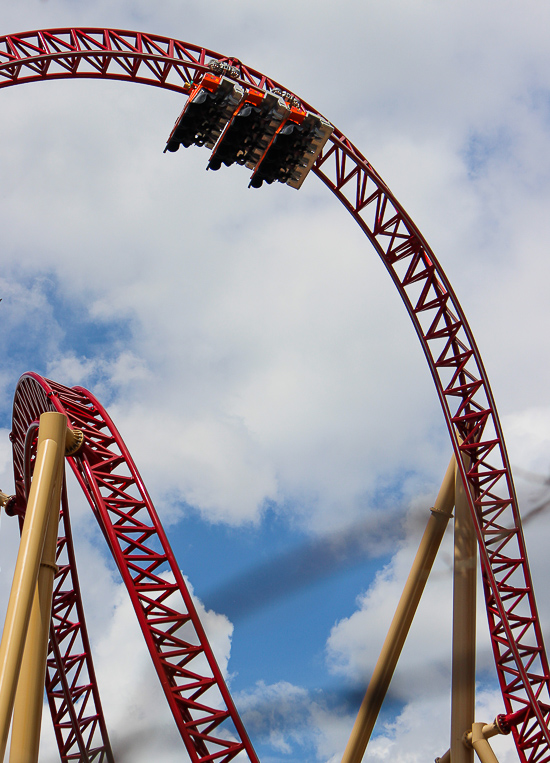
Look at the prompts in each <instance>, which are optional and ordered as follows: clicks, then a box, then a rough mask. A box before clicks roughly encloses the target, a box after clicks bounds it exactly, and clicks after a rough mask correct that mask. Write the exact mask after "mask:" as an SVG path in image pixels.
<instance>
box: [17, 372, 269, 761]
mask: <svg viewBox="0 0 550 763" xmlns="http://www.w3.org/2000/svg"><path fill="white" fill-rule="evenodd" d="M51 410H54V411H58V412H60V413H64V414H66V415H67V417H68V420H69V423H70V425H71V427H73V428H76V429H80V430H81V431H82V432H83V433H84V436H85V446H84V448H83V449H82V451H80V452H79V453H78V454H76V455H75V456H73V457H71V458H69V462H70V464H71V467H72V469H73V472H74V474H75V476H76V478H77V480H78V482H79V483H80V486H81V488H82V490H83V491H84V494H85V495H86V498H87V499H88V501H89V503H90V505H91V507H92V510H93V512H94V514H95V516H96V518H97V520H98V522H99V525H100V527H101V530H102V532H103V535H104V536H105V539H106V541H107V544H108V546H109V549H110V551H111V554H112V556H113V558H114V560H115V562H116V564H117V567H118V569H119V572H120V574H121V577H122V579H123V581H124V584H125V585H126V588H127V590H128V593H129V595H130V599H131V601H132V604H133V606H134V610H135V612H136V616H137V618H138V622H139V625H140V627H141V630H142V632H143V636H144V638H145V641H146V644H147V647H148V649H149V653H150V655H151V659H152V662H153V664H154V666H155V669H156V671H157V674H158V677H159V679H160V682H161V685H162V688H163V690H164V693H165V695H166V698H167V700H168V704H169V706H170V709H171V711H172V714H173V716H174V720H175V722H176V725H177V727H178V729H179V732H180V734H181V737H182V739H183V741H184V743H185V746H186V748H187V752H188V753H189V757H190V759H191V761H193V763H208V762H209V761H216V762H217V763H229V761H230V760H233V758H235V756H237V755H239V754H240V753H241V758H242V754H245V755H246V756H247V757H248V760H249V761H250V763H258V758H257V757H256V754H255V752H254V749H253V747H252V744H251V743H250V740H249V739H248V736H247V734H246V731H245V730H244V727H243V725H242V721H241V720H240V718H239V715H238V713H237V711H236V709H235V706H234V704H233V700H232V699H231V696H230V694H229V691H228V689H227V686H226V684H225V681H224V679H223V676H222V674H221V672H220V669H219V667H218V665H217V663H216V659H215V657H214V654H213V652H212V649H211V647H210V644H209V643H208V639H207V637H206V634H205V632H204V629H203V627H202V624H201V622H200V620H199V617H198V614H197V612H196V609H195V606H194V604H193V601H192V599H191V596H190V594H189V592H188V590H187V586H186V584H185V581H184V579H183V576H182V574H181V571H180V569H179V567H178V565H177V562H176V560H175V558H174V555H173V553H172V550H171V548H170V545H169V543H168V540H167V538H166V535H165V533H164V530H163V529H162V525H161V523H160V520H159V518H158V516H157V514H156V511H155V509H154V507H153V504H152V503H151V499H150V498H149V495H148V493H147V490H146V489H145V486H144V484H143V482H142V480H141V477H140V475H139V473H138V471H137V469H136V466H135V464H134V462H133V460H132V457H131V456H130V454H129V452H128V450H127V448H126V446H125V444H124V442H123V441H122V438H121V437H120V435H119V433H118V431H117V429H116V427H115V426H114V424H113V422H112V421H111V419H110V418H109V416H108V415H107V413H106V412H105V410H104V408H103V407H102V406H101V404H100V403H99V402H98V401H97V400H96V399H95V398H94V397H93V396H92V395H91V394H90V393H89V392H87V391H86V390H84V389H82V388H80V387H78V388H74V389H69V388H67V387H64V386H62V385H60V384H56V383H55V382H52V381H49V380H46V379H43V378H42V377H40V376H38V375H37V374H26V375H24V376H23V377H22V378H21V379H20V381H19V384H18V386H17V390H16V394H15V400H14V407H13V427H12V433H11V439H12V443H13V464H14V476H15V484H16V494H17V504H18V506H20V507H21V508H22V509H23V507H24V504H25V486H24V482H25V464H24V444H25V437H26V433H27V430H28V428H29V426H30V425H32V424H33V423H34V422H36V421H37V420H38V418H39V417H40V414H41V413H42V412H44V411H51ZM61 518H62V525H61V529H60V535H59V539H58V545H57V558H58V562H57V563H58V565H59V572H58V573H57V575H56V578H55V584H54V599H53V606H52V626H51V638H50V648H49V658H48V677H47V691H48V698H49V702H50V709H51V711H52V718H53V722H54V728H55V732H56V736H57V741H58V746H59V750H60V753H61V756H62V760H63V761H70V760H78V761H82V762H84V761H90V763H91V761H98V763H103V761H105V763H113V756H112V753H111V750H110V744H109V740H108V737H107V731H106V727H105V721H104V719H103V713H102V710H101V704H100V701H99V693H98V690H97V685H96V681H95V674H94V670H93V665H92V660H91V652H90V647H89V641H88V638H87V634H86V629H85V625H84V615H83V609H82V602H81V600H80V590H79V586H78V578H77V574H76V562H75V556H74V551H73V548H72V538H71V534H70V525H69V520H68V502H67V501H66V496H65V497H64V500H63V505H62V514H61Z"/></svg>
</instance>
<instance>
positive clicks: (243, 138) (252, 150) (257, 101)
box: [207, 88, 291, 170]
mask: <svg viewBox="0 0 550 763" xmlns="http://www.w3.org/2000/svg"><path fill="white" fill-rule="evenodd" d="M290 111H291V107H290V106H289V104H288V103H286V102H285V100H284V99H283V98H281V97H280V96H278V95H275V94H273V93H266V92H265V91H263V90H257V89H256V88H250V90H249V91H248V92H247V94H246V96H245V98H244V100H243V101H242V102H241V104H240V105H239V106H238V108H237V110H236V111H235V113H234V114H233V116H232V118H231V119H230V120H229V122H228V123H227V126H226V128H225V130H224V131H223V133H222V134H221V137H220V139H219V141H218V143H217V144H216V147H215V148H214V151H213V152H212V155H211V157H210V161H209V162H208V167H207V169H210V170H219V169H220V167H221V166H222V164H225V165H226V166H227V167H229V166H230V165H231V164H234V163H235V162H237V164H244V165H246V166H247V167H249V168H250V169H253V168H254V167H255V166H256V164H257V163H258V161H259V160H260V158H261V156H262V154H263V153H264V151H265V150H266V148H267V146H268V145H269V143H270V142H271V140H272V138H273V136H274V135H275V132H276V131H277V128H278V127H279V126H280V125H281V124H282V123H283V122H284V120H285V119H286V118H287V116H288V115H289V114H290Z"/></svg>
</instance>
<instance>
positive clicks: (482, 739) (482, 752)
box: [467, 723, 498, 763]
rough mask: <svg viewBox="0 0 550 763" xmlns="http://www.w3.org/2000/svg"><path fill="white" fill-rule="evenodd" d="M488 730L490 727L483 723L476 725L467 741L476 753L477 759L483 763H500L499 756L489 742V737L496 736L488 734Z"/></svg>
mask: <svg viewBox="0 0 550 763" xmlns="http://www.w3.org/2000/svg"><path fill="white" fill-rule="evenodd" d="M487 728H488V727H487V726H485V724H483V723H474V724H473V726H472V731H471V732H470V734H468V736H467V739H468V741H469V742H470V743H471V745H472V747H473V748H474V750H475V751H476V753H477V757H478V758H479V759H480V761H481V763H498V759H497V756H496V755H495V753H494V752H493V748H492V747H491V745H490V744H489V742H488V741H487V737H488V736H494V735H493V734H491V733H487V731H486V729H487Z"/></svg>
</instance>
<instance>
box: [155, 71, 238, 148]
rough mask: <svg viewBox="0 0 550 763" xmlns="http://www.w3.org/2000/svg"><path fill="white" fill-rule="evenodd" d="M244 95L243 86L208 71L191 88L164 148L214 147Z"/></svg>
mask: <svg viewBox="0 0 550 763" xmlns="http://www.w3.org/2000/svg"><path fill="white" fill-rule="evenodd" d="M243 96H244V90H243V88H242V87H240V86H239V85H237V84H235V82H231V80H230V79H228V78H227V77H219V76H216V75H215V74H211V73H210V72H207V73H206V74H205V75H204V77H203V78H202V80H201V82H200V83H199V84H198V85H197V86H196V87H194V88H193V90H191V93H190V94H189V100H188V101H187V103H186V104H185V107H184V109H183V111H182V112H181V114H180V115H179V117H178V119H177V121H176V124H175V125H174V129H173V130H172V132H171V133H170V137H169V138H168V141H167V143H166V148H165V149H164V151H165V152H166V151H171V152H174V151H177V150H178V149H179V147H180V144H181V145H182V146H185V148H188V147H189V146H192V145H196V146H207V147H208V148H213V147H214V144H215V143H216V141H217V140H218V138H219V137H220V133H221V131H222V130H223V128H224V127H225V125H226V124H227V122H228V120H229V119H230V118H231V116H232V114H233V113H234V111H235V109H236V108H237V106H238V105H239V103H240V102H241V101H242V99H243Z"/></svg>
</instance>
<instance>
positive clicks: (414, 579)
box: [342, 456, 455, 763]
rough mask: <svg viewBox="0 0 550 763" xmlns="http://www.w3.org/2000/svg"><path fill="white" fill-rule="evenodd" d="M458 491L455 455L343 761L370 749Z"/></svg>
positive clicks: (353, 761) (354, 762) (353, 762)
mask: <svg viewBox="0 0 550 763" xmlns="http://www.w3.org/2000/svg"><path fill="white" fill-rule="evenodd" d="M454 491H455V459H454V456H453V458H451V461H450V463H449V466H448V468H447V472H446V473H445V477H444V479H443V483H442V485H441V488H440V490H439V494H438V496H437V499H436V502H435V507H434V508H432V510H431V515H430V518H429V520H428V524H427V526H426V529H425V531H424V535H423V536H422V540H421V541H420V546H419V548H418V551H417V554H416V557H415V559H414V562H413V565H412V568H411V571H410V573H409V577H408V579H407V582H406V583H405V587H404V589H403V593H402V594H401V599H400V600H399V604H398V605H397V609H396V612H395V615H394V617H393V620H392V623H391V625H390V629H389V631H388V635H387V636H386V640H385V641H384V645H383V647H382V651H381V652H380V656H379V658H378V661H377V663H376V666H375V668H374V672H373V674H372V678H371V680H370V682H369V685H368V688H367V691H366V694H365V697H364V699H363V702H362V703H361V707H360V709H359V713H358V715H357V719H356V721H355V724H354V726H353V729H352V732H351V735H350V738H349V741H348V744H347V746H346V749H345V751H344V756H343V758H342V763H360V761H362V759H363V756H364V754H365V750H366V749H367V744H368V742H369V739H370V736H371V734H372V730H373V728H374V724H375V723H376V719H377V718H378V714H379V713H380V708H381V707H382V702H383V701H384V697H385V696H386V693H387V691H388V688H389V685H390V682H391V679H392V677H393V673H394V671H395V667H396V665H397V662H398V660H399V657H400V655H401V651H402V649H403V645H404V643H405V639H406V638H407V635H408V633H409V629H410V627H411V624H412V621H413V618H414V615H415V613H416V610H417V608H418V604H419V602H420V599H421V597H422V593H423V592H424V587H425V585H426V581H427V579H428V576H429V574H430V571H431V569H432V566H433V563H434V560H435V557H436V555H437V552H438V550H439V546H440V545H441V541H442V540H443V535H444V534H445V529H446V527H447V524H448V522H449V519H450V518H451V516H452V510H453V504H454Z"/></svg>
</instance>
